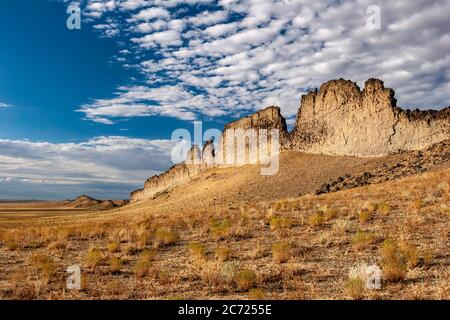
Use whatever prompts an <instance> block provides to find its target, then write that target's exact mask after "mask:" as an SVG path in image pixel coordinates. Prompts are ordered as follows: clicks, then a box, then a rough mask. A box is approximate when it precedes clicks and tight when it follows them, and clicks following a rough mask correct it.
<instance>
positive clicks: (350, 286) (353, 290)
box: [345, 278, 366, 300]
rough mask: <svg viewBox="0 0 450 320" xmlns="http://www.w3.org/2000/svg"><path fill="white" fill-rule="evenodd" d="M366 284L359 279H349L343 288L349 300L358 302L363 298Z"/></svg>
mask: <svg viewBox="0 0 450 320" xmlns="http://www.w3.org/2000/svg"><path fill="white" fill-rule="evenodd" d="M365 285H366V283H365V282H364V280H362V279H361V278H350V279H348V280H347V282H346V284H345V287H346V289H347V293H348V295H349V296H350V298H352V299H354V300H360V299H362V298H363V296H364V295H363V294H364V288H365Z"/></svg>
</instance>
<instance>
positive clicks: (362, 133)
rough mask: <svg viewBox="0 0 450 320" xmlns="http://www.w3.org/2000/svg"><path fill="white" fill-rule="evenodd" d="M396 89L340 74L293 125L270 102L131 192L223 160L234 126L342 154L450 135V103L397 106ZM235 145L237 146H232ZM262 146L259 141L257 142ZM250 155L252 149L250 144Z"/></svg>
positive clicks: (395, 148) (425, 143) (285, 143)
mask: <svg viewBox="0 0 450 320" xmlns="http://www.w3.org/2000/svg"><path fill="white" fill-rule="evenodd" d="M394 96H395V92H394V90H392V89H390V88H385V86H384V83H383V81H381V80H378V79H369V80H367V81H366V82H365V85H364V89H362V90H361V89H360V88H359V87H358V85H357V84H356V83H355V82H352V81H350V80H344V79H338V80H331V81H328V82H326V83H324V84H322V85H321V86H320V88H319V90H317V89H316V90H314V91H310V92H309V93H307V94H305V95H303V96H302V97H301V104H300V107H299V110H298V113H297V118H296V121H295V127H294V129H293V130H292V131H290V132H289V131H288V129H287V126H286V120H285V118H284V117H283V116H282V115H281V112H280V108H279V107H276V106H271V107H268V108H265V109H263V110H260V111H258V112H256V113H254V114H252V115H249V116H247V117H244V118H242V119H239V120H236V121H233V122H231V123H228V124H227V125H225V127H224V130H223V133H222V141H220V142H219V143H218V145H219V147H220V148H219V150H214V144H213V143H212V142H211V141H208V142H207V143H206V144H205V145H204V147H203V148H202V151H203V152H201V148H200V147H199V146H196V145H194V146H192V149H191V151H190V152H189V153H188V155H187V159H188V160H190V159H194V158H195V159H197V160H198V161H197V163H198V164H189V161H188V163H186V162H183V163H180V164H177V165H175V166H173V167H171V168H170V169H169V170H168V171H166V172H164V173H162V174H160V175H157V176H153V177H151V178H149V179H147V181H146V182H145V185H144V188H143V189H139V190H136V191H134V192H132V193H131V199H130V201H131V202H136V201H139V200H143V199H151V198H152V197H154V196H155V195H157V194H159V193H161V192H163V191H164V190H166V189H168V188H171V187H174V186H177V185H180V184H183V183H185V182H187V181H189V180H190V179H191V178H192V177H195V176H197V175H198V174H199V173H201V172H203V171H205V170H206V169H208V168H210V167H213V166H215V163H224V162H223V161H216V160H217V159H219V160H222V158H220V157H223V156H224V154H223V152H219V151H220V150H227V148H228V147H230V146H227V145H226V143H227V140H226V139H225V137H226V136H227V134H234V132H235V130H236V129H244V130H245V129H253V130H255V131H256V134H257V135H258V136H259V134H260V132H261V129H276V130H278V132H279V137H280V144H281V151H300V152H304V153H310V154H325V155H338V156H357V157H381V156H386V155H389V154H393V153H397V152H400V151H411V150H421V149H425V148H428V147H430V146H432V145H434V144H436V143H439V142H442V141H445V140H447V139H450V107H446V108H444V109H442V110H439V111H436V110H426V111H421V110H418V109H416V110H413V111H411V110H403V109H401V108H399V107H397V100H396V99H395V97H394ZM231 147H232V148H235V146H234V145H233V146H231ZM258 147H259V146H258ZM245 152H246V154H250V150H249V146H248V145H246V150H245Z"/></svg>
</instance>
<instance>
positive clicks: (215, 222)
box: [210, 218, 231, 240]
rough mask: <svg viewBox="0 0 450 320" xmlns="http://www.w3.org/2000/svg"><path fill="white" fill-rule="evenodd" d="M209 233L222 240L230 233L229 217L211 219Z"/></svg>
mask: <svg viewBox="0 0 450 320" xmlns="http://www.w3.org/2000/svg"><path fill="white" fill-rule="evenodd" d="M210 231H211V235H212V236H213V238H214V239H215V240H222V239H225V238H227V237H228V236H229V235H230V234H231V221H230V220H229V219H223V220H221V219H216V218H214V219H211V222H210Z"/></svg>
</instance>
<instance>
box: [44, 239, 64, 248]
mask: <svg viewBox="0 0 450 320" xmlns="http://www.w3.org/2000/svg"><path fill="white" fill-rule="evenodd" d="M48 248H49V249H50V250H64V249H66V248H67V241H65V240H60V241H53V242H52V243H50V244H49V245H48Z"/></svg>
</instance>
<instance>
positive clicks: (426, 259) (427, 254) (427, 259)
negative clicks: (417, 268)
mask: <svg viewBox="0 0 450 320" xmlns="http://www.w3.org/2000/svg"><path fill="white" fill-rule="evenodd" d="M422 255H423V263H424V264H425V265H426V266H429V265H431V264H432V263H433V252H432V251H430V250H428V251H423V252H422Z"/></svg>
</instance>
